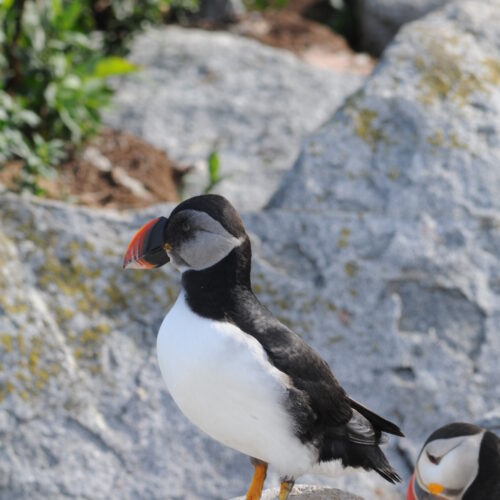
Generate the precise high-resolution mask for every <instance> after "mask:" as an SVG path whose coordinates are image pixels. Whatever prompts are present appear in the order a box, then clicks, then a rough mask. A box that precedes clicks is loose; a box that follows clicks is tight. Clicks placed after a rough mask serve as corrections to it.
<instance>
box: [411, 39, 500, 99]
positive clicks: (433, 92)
mask: <svg viewBox="0 0 500 500" xmlns="http://www.w3.org/2000/svg"><path fill="white" fill-rule="evenodd" d="M452 47H453V44H452V43H451V40H450V39H446V40H444V43H437V42H436V41H435V40H432V39H431V41H430V42H429V44H428V46H427V50H426V57H425V58H424V57H422V56H417V57H416V58H415V59H414V65H415V67H416V68H417V69H418V71H419V72H420V74H421V76H420V82H419V85H418V86H419V89H420V91H421V93H420V100H421V101H422V102H423V103H424V104H432V103H433V102H435V101H436V100H445V99H454V100H455V101H457V102H458V103H459V104H461V105H463V104H465V103H466V102H467V101H468V99H469V97H470V95H471V94H473V93H474V92H476V91H483V92H484V91H487V90H488V88H487V86H488V84H492V85H497V84H498V82H499V81H500V61H499V60H497V59H493V58H486V59H484V60H483V61H482V64H483V68H484V71H483V72H482V73H480V72H477V70H476V69H474V70H472V69H470V68H469V67H466V64H464V61H466V59H465V58H464V57H463V56H462V55H461V54H459V53H457V52H456V51H455V50H453V49H452Z"/></svg>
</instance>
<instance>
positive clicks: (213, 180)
mask: <svg viewBox="0 0 500 500" xmlns="http://www.w3.org/2000/svg"><path fill="white" fill-rule="evenodd" d="M207 163H208V185H207V187H206V188H205V193H209V192H210V191H211V190H212V189H213V188H214V187H215V186H216V185H217V184H218V183H219V182H220V181H221V180H222V177H221V175H220V162H219V153H217V151H212V152H211V153H210V154H209V155H208V162H207Z"/></svg>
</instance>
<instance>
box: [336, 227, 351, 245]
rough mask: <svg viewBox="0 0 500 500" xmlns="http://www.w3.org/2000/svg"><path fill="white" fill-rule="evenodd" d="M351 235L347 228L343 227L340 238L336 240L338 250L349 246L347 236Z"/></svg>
mask: <svg viewBox="0 0 500 500" xmlns="http://www.w3.org/2000/svg"><path fill="white" fill-rule="evenodd" d="M350 235H351V230H350V229H348V228H347V227H343V228H342V229H341V230H340V236H339V239H338V240H337V246H338V247H339V248H345V247H346V246H347V245H348V244H349V236H350Z"/></svg>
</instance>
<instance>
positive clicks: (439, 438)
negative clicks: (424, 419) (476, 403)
mask: <svg viewBox="0 0 500 500" xmlns="http://www.w3.org/2000/svg"><path fill="white" fill-rule="evenodd" d="M484 432H485V431H484V429H482V428H481V427H478V426H476V425H472V424H465V423H453V424H448V425H445V426H444V427H441V428H439V429H437V430H436V431H434V432H433V433H432V434H431V435H430V436H429V438H428V439H427V441H426V442H425V444H424V446H423V448H422V451H421V452H420V455H419V456H418V459H417V464H416V466H415V472H414V475H413V476H412V480H411V482H410V486H409V489H408V495H407V499H408V500H431V499H447V500H459V499H461V498H462V496H463V494H464V492H465V491H466V490H467V488H468V487H469V486H470V485H471V484H472V482H473V481H474V479H475V478H476V476H477V473H478V470H479V451H480V448H481V441H482V438H483V434H484Z"/></svg>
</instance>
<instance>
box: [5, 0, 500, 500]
mask: <svg viewBox="0 0 500 500" xmlns="http://www.w3.org/2000/svg"><path fill="white" fill-rule="evenodd" d="M499 82H500V2H499V1H498V0H496V1H493V0H489V1H485V2H482V3H481V7H480V8H479V6H478V3H477V2H475V1H472V0H469V1H466V2H463V3H460V4H456V5H455V4H453V5H450V6H448V7H447V8H446V9H445V10H444V11H443V12H439V13H436V14H433V15H431V16H430V17H427V18H426V19H424V20H422V21H419V22H416V23H414V24H412V25H409V26H408V27H406V28H404V29H403V31H402V33H401V34H400V35H399V36H398V37H397V39H396V42H395V43H394V44H393V45H392V47H391V48H390V49H389V50H388V51H387V52H386V54H385V56H384V59H383V61H382V62H381V63H380V65H379V67H378V69H377V70H376V72H375V74H374V75H373V76H372V77H371V78H370V80H369V81H368V82H367V84H366V85H365V86H364V87H363V89H362V90H361V91H360V92H358V93H357V94H355V95H354V96H352V97H351V98H350V99H349V100H348V101H347V102H346V103H345V104H344V105H343V107H342V108H341V109H340V110H339V111H338V112H336V113H335V115H334V116H333V117H331V119H330V120H329V121H328V123H327V124H326V125H325V126H324V127H323V128H322V129H321V130H320V131H318V132H317V133H316V134H314V135H313V136H311V137H310V138H308V139H307V141H306V142H305V143H304V146H303V149H302V153H301V155H300V157H299V160H298V161H297V163H296V164H295V167H294V169H293V171H291V172H290V173H289V175H287V177H286V179H285V181H284V183H283V185H282V187H281V188H280V189H279V191H278V192H277V193H276V194H275V196H274V197H273V199H272V201H271V203H270V205H269V207H268V208H267V209H266V210H263V211H260V212H256V213H247V214H246V215H245V216H244V220H245V224H246V226H247V228H248V230H249V232H250V234H251V238H252V241H253V246H254V255H255V259H254V267H253V281H254V285H255V291H256V293H257V294H258V296H259V297H260V298H261V299H262V301H263V302H265V303H266V305H268V306H269V308H270V309H271V310H272V311H273V312H274V313H275V314H276V315H277V316H278V317H279V318H280V319H282V321H284V322H285V323H287V324H289V325H291V326H292V327H293V328H294V329H295V330H296V331H297V332H298V333H299V334H300V335H302V336H303V337H304V339H305V340H306V341H308V342H310V343H311V344H312V345H313V346H314V347H315V348H316V349H317V350H319V352H321V354H322V355H323V356H324V357H325V359H326V360H327V361H328V363H329V364H330V366H331V367H332V369H333V370H334V372H335V373H336V374H337V376H338V378H339V379H340V381H341V383H342V384H343V385H344V386H345V387H346V389H347V390H348V391H349V392H350V394H351V395H352V397H354V398H355V399H358V400H360V401H362V402H364V403H365V404H367V405H369V406H370V407H372V409H373V410H375V411H377V412H380V413H381V414H383V415H384V416H386V417H387V418H390V419H392V420H394V421H396V422H397V423H398V424H400V425H401V426H402V428H403V429H404V431H405V432H406V434H407V436H408V439H406V440H402V439H400V440H396V439H391V440H390V442H389V444H388V446H387V447H386V450H387V452H388V455H389V457H390V459H391V461H392V462H393V463H394V465H395V466H396V468H397V469H398V470H399V471H400V472H401V474H402V475H403V476H404V477H405V479H408V477H409V474H410V468H411V466H412V463H413V461H414V459H415V458H416V454H417V453H418V451H419V449H420V447H421V444H422V441H423V440H424V439H425V438H426V437H427V436H428V435H429V433H430V432H431V431H432V430H433V429H435V428H436V427H438V426H440V425H443V424H445V423H447V422H449V421H453V420H467V421H471V422H482V423H486V424H488V422H489V423H491V424H492V425H497V424H498V415H499V411H500V408H499V401H500V386H499V385H498V379H499V375H500V374H499V367H498V359H499V357H500V337H499V335H498V331H499V330H500V299H499V296H500V265H499V255H500V196H499V190H500V170H499V169H498V163H499V161H500V140H499V131H500V118H499V117H500V85H499ZM153 97H154V96H151V97H150V99H153ZM143 99H146V97H143ZM142 105H143V102H142V101H141V100H140V99H138V107H139V109H138V112H137V113H138V115H140V111H141V109H140V108H141V106H142ZM174 115H175V114H172V115H171V116H172V120H173V121H175V120H176V118H175V117H174ZM130 116H133V115H130ZM141 123H142V122H140V123H139V125H140V124H141ZM257 144H258V142H257ZM170 209H171V207H170V206H155V207H150V208H149V209H147V210H144V211H139V212H129V213H124V214H115V213H111V212H100V211H92V210H90V209H84V208H75V207H71V206H67V205H64V204H58V203H49V202H40V201H37V200H32V199H29V198H26V199H24V198H19V197H16V196H13V195H5V194H2V196H1V197H0V214H1V218H2V224H1V226H0V252H1V254H2V260H1V263H0V363H1V366H0V399H1V402H0V435H1V438H2V453H0V497H1V498H6V499H11V498H12V499H13V498H33V499H38V498H40V499H41V498H61V497H68V498H93V499H101V498H107V499H115V498H141V499H143V498H186V497H189V498H193V499H198V498H199V499H212V498H213V499H215V498H221V497H222V496H224V498H231V497H234V496H236V495H241V494H242V493H243V492H244V491H245V489H246V487H247V485H248V483H249V481H250V476H251V467H250V465H249V463H248V460H247V458H246V457H243V456H241V455H239V454H237V453H235V452H233V451H231V450H228V449H225V448H223V447H222V446H219V445H218V444H217V443H215V442H213V441H211V440H210V439H208V438H207V437H205V436H203V435H202V434H200V433H199V432H198V431H196V430H195V429H194V428H193V427H192V426H191V425H190V424H189V423H188V422H187V421H186V419H185V418H184V417H183V416H182V415H181V414H180V413H179V411H178V410H177V409H176V407H175V405H174V404H173V402H172V400H171V399H170V398H169V396H168V394H167V392H166V390H165V388H164V386H163V384H162V382H161V379H160V374H159V370H158V368H157V364H156V359H155V333H156V331H157V329H158V326H159V324H160V321H161V319H162V317H163V316H164V314H165V312H166V310H167V309H168V308H169V307H170V306H171V304H172V302H173V300H174V298H175V296H176V293H177V291H178V276H176V275H175V274H174V272H173V271H172V270H171V269H169V268H168V266H166V267H165V268H164V269H163V268H162V270H158V271H154V272H141V271H127V272H124V271H122V269H121V259H122V255H123V251H124V249H125V246H126V244H127V242H128V240H129V238H130V237H131V236H132V234H133V232H134V230H135V229H136V228H137V227H139V226H140V225H141V224H142V223H143V222H145V221H146V220H148V219H149V218H151V217H152V216H155V215H159V214H165V215H166V214H168V212H169V210H170ZM302 479H303V481H305V482H308V483H314V484H317V485H321V484H323V485H324V484H328V485H330V486H335V487H338V488H342V489H345V490H348V491H353V492H354V493H356V494H360V495H361V496H363V497H365V498H370V499H375V498H383V499H386V500H387V499H391V498H393V499H397V498H399V499H400V498H402V496H403V495H402V491H403V489H404V487H403V486H402V487H401V489H400V490H399V491H398V490H397V489H395V488H393V487H391V486H386V485H385V484H384V482H383V481H382V480H380V479H379V478H377V477H376V476H375V475H370V474H364V473H359V474H354V475H351V476H349V477H347V478H339V479H322V478H311V477H306V478H302ZM277 485H278V478H277V477H276V475H275V474H274V473H273V472H272V471H270V474H269V478H268V481H267V482H266V486H267V487H275V486H277ZM221 492H223V493H221Z"/></svg>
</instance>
